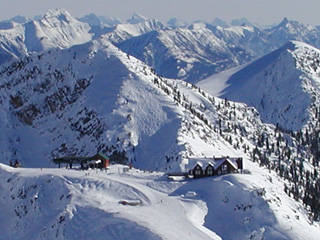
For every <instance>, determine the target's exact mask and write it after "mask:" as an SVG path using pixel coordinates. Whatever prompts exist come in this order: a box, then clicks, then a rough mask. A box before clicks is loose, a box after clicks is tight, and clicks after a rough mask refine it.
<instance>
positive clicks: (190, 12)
mask: <svg viewBox="0 0 320 240" xmlns="http://www.w3.org/2000/svg"><path fill="white" fill-rule="evenodd" d="M318 7H320V1H316V0H305V1H304V2H302V1H301V2H298V1H297V2H294V1H292V0H281V1H276V0H269V1H268V2H267V1H263V0H242V1H238V0H228V1H224V2H222V1H219V0H198V1H190V0H163V1H161V2H160V1H154V0H136V1H132V0H120V1H115V0H91V1H85V0H78V1H77V0H67V1H62V0H56V1H54V2H51V1H48V0H29V1H28V2H27V3H26V2H24V1H21V0H4V4H3V3H2V4H1V9H0V20H1V21H3V20H8V19H10V18H13V17H15V16H17V15H21V16H25V17H34V16H37V15H43V14H44V13H45V12H46V11H47V10H48V9H54V8H63V9H66V10H67V11H68V12H70V13H71V14H72V15H73V16H75V17H82V16H84V15H87V14H90V13H94V14H96V15H98V16H105V17H115V18H120V19H121V20H126V19H128V18H130V16H132V14H134V13H138V14H141V15H143V16H146V17H148V18H156V19H159V20H161V21H163V22H167V21H168V20H169V19H170V18H174V17H176V18H178V19H180V20H183V21H186V22H193V21H196V20H200V21H207V22H211V21H213V20H214V19H215V18H216V17H217V18H220V19H222V20H224V21H226V22H228V23H229V22H231V20H233V19H240V18H243V17H244V18H246V19H248V20H249V21H250V22H252V23H257V24H261V25H271V24H275V23H279V22H280V21H281V20H282V19H283V18H284V17H287V18H288V19H291V20H297V21H300V22H303V23H306V24H312V25H320V20H319V17H318V12H317V9H318Z"/></svg>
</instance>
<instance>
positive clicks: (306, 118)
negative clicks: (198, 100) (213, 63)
mask: <svg viewBox="0 0 320 240" xmlns="http://www.w3.org/2000/svg"><path fill="white" fill-rule="evenodd" d="M319 63H320V51H319V50H318V49H316V48H314V47H312V46H310V45H308V44H305V43H301V42H296V41H291V42H288V43H287V44H285V45H284V46H283V47H281V48H280V49H278V50H276V51H274V52H272V53H270V54H268V55H266V56H264V57H262V58H260V59H258V60H256V61H254V62H252V63H251V64H249V65H248V66H246V67H244V68H243V69H241V70H240V71H238V72H236V73H234V74H233V75H231V76H230V77H229V78H227V79H225V80H224V81H225V83H224V84H221V83H220V86H222V87H221V89H220V93H219V94H218V95H219V96H221V97H226V98H228V99H231V100H233V101H239V102H244V103H246V104H248V105H250V106H254V107H255V108H256V109H257V110H258V111H259V113H260V115H261V117H262V119H263V121H265V122H269V123H273V124H279V125H280V126H281V127H283V128H285V129H291V130H299V129H301V128H303V127H304V126H306V125H307V123H314V122H315V120H316V119H317V115H315V113H316V110H317V108H318V107H317V106H319V90H320V80H319ZM212 78H214V76H213V77H212ZM217 83H219V81H206V82H204V83H201V82H200V83H199V86H201V87H204V88H206V87H207V88H206V89H208V91H209V92H210V89H212V90H213V91H216V88H217V85H216V84H217ZM211 84H213V85H212V86H210V85H211Z"/></svg>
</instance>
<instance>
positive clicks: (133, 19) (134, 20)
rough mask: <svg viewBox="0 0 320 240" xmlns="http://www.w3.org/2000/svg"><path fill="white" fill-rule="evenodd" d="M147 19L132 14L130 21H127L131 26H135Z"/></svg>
mask: <svg viewBox="0 0 320 240" xmlns="http://www.w3.org/2000/svg"><path fill="white" fill-rule="evenodd" d="M146 20H147V18H146V17H144V16H142V15H140V14H138V13H134V14H133V15H132V16H131V18H130V19H128V20H127V22H128V23H131V24H137V23H141V22H144V21H146Z"/></svg>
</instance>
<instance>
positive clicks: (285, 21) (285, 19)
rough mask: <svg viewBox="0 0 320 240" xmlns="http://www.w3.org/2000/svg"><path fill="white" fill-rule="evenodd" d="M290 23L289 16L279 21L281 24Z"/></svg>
mask: <svg viewBox="0 0 320 240" xmlns="http://www.w3.org/2000/svg"><path fill="white" fill-rule="evenodd" d="M288 23H289V20H288V18H286V17H284V18H283V19H282V21H281V22H280V23H279V26H285V25H287V24H288Z"/></svg>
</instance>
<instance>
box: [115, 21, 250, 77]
mask: <svg viewBox="0 0 320 240" xmlns="http://www.w3.org/2000/svg"><path fill="white" fill-rule="evenodd" d="M118 46H119V48H120V49H122V50H123V51H125V52H127V53H129V54H130V55H133V56H135V57H137V58H139V59H140V60H142V61H144V62H145V63H147V64H148V65H149V66H152V67H153V68H154V69H155V70H156V72H157V73H159V74H161V75H164V76H166V77H168V78H179V79H184V80H187V81H189V82H194V81H195V80H199V79H203V78H204V77H206V76H208V75H210V74H212V73H216V72H220V71H222V70H225V69H228V68H231V67H234V66H237V65H239V64H241V63H244V62H247V61H248V60H249V59H250V56H249V55H248V54H247V53H246V52H245V51H244V50H243V49H241V48H239V47H237V46H235V45H228V44H227V43H226V42H225V41H223V40H221V39H219V38H218V37H216V36H215V35H214V34H213V32H212V31H211V30H210V29H209V28H207V26H206V25H205V24H202V23H197V24H193V25H192V26H190V27H189V28H176V29H171V30H163V31H157V32H150V33H147V34H144V35H141V36H139V37H135V38H131V39H129V40H127V41H125V42H123V43H121V44H119V45H118Z"/></svg>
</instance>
